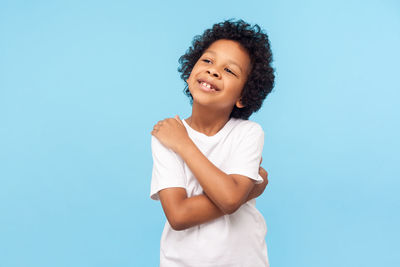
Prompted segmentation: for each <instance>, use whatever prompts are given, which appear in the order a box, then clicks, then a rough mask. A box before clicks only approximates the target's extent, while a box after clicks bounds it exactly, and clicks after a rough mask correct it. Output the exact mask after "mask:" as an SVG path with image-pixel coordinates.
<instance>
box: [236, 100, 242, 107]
mask: <svg viewBox="0 0 400 267" xmlns="http://www.w3.org/2000/svg"><path fill="white" fill-rule="evenodd" d="M236 106H237V107H238V108H244V105H243V104H242V99H241V98H240V99H238V100H237V101H236Z"/></svg>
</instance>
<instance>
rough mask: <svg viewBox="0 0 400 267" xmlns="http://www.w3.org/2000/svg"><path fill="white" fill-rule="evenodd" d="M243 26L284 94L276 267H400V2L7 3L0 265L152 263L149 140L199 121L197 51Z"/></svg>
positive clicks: (155, 257)
mask: <svg viewBox="0 0 400 267" xmlns="http://www.w3.org/2000/svg"><path fill="white" fill-rule="evenodd" d="M228 18H242V19H244V20H246V21H248V22H249V23H251V24H254V23H257V24H259V25H260V26H261V27H262V28H263V29H264V30H265V31H266V32H267V33H268V34H269V37H270V40H271V46H272V51H273V54H274V67H275V68H276V86H275V88H274V91H273V93H271V94H270V95H269V96H268V98H267V100H266V101H265V102H264V104H263V107H262V108H261V110H260V111H259V112H258V113H255V114H253V115H252V116H251V117H250V119H251V120H253V121H256V122H258V123H260V124H261V125H262V127H263V129H264V131H265V146H264V151H263V164H262V166H263V167H264V168H266V169H267V170H268V171H269V174H270V176H269V180H270V182H269V185H268V187H267V189H266V191H265V193H264V194H263V195H262V196H261V197H260V198H259V200H258V202H257V206H258V208H259V210H260V211H261V212H262V214H263V215H264V217H265V220H266V222H267V226H268V234H267V238H266V240H267V244H268V249H269V250H268V252H269V258H270V263H271V266H277V267H281V266H305V267H313V266H324V267H330V266H352V267H354V266H363V267H365V266H400V259H399V256H398V252H399V239H400V234H399V232H400V231H399V229H398V226H399V225H400V215H399V208H400V204H399V203H400V197H399V193H398V192H399V185H400V182H399V178H400V171H399V166H398V165H399V162H400V160H399V149H400V142H399V136H400V125H399V115H400V105H399V98H400V93H399V90H400V83H399V80H398V77H399V62H400V53H399V47H400V30H399V29H400V4H399V2H398V1H395V0H393V1H389V0H383V1H382V0H381V1H344V0H336V1H245V2H241V1H196V2H194V1H193V2H189V1H181V2H180V1H174V2H170V1H144V2H133V1H109V2H106V1H64V2H56V1H1V2H0V266H1V267H17V266H18V267H20V266H29V267H31V266H35V267H36V266H40V267H45V266H57V267H64V266H74V267H80V266H82V267H88V266H96V267H97V266H157V265H158V262H159V242H160V237H161V232H162V229H163V225H164V222H165V217H164V214H163V212H162V209H161V205H160V203H159V202H155V201H152V200H150V198H149V192H150V179H151V170H152V157H151V147H150V140H151V135H150V132H151V130H152V128H153V126H154V124H156V123H157V121H158V120H162V119H164V118H167V117H173V116H174V115H180V117H181V119H182V118H187V117H189V116H190V113H191V106H190V104H189V99H188V98H187V97H186V96H185V95H184V94H183V89H184V82H183V81H182V80H180V78H179V74H178V72H177V67H178V58H179V56H181V55H182V54H183V53H185V51H186V49H187V48H188V47H189V46H190V44H191V41H192V38H193V37H194V36H195V35H197V34H201V33H202V32H203V31H204V30H205V29H207V28H209V27H211V26H212V24H214V23H216V22H220V21H222V20H224V19H228Z"/></svg>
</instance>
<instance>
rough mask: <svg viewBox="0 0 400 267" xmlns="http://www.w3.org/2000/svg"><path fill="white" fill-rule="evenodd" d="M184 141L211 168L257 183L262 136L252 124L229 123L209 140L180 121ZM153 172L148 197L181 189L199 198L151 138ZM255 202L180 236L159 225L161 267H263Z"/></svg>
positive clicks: (198, 190) (190, 180)
mask: <svg viewBox="0 0 400 267" xmlns="http://www.w3.org/2000/svg"><path fill="white" fill-rule="evenodd" d="M182 122H183V124H184V125H185V127H186V129H187V131H188V134H189V137H190V138H191V139H192V140H193V142H194V143H195V144H196V146H197V147H198V148H199V150H200V151H201V152H202V153H203V154H204V155H205V156H206V157H207V158H208V160H210V161H211V162H212V163H213V164H214V165H215V166H217V167H218V168H219V169H220V170H221V171H223V172H225V173H226V174H240V175H245V176H247V177H249V178H251V179H254V180H256V181H257V183H261V182H262V181H263V179H262V177H261V176H259V174H258V171H259V166H260V160H261V154H262V149H263V146H264V131H263V129H262V127H261V126H260V125H259V124H258V123H256V122H253V121H249V120H243V119H237V118H230V119H229V121H228V122H227V123H226V124H225V125H224V126H223V128H222V129H221V130H219V131H218V133H216V134H215V135H213V136H207V135H205V134H203V133H200V132H197V131H195V130H194V129H192V128H191V127H190V126H189V125H188V124H187V123H186V121H185V120H183V119H182ZM151 137H152V139H151V148H152V155H153V172H152V180H151V192H150V197H151V198H152V199H154V200H159V198H158V191H160V190H161V189H164V188H168V187H183V188H185V189H186V192H187V195H188V197H192V196H196V195H200V194H202V191H203V189H202V187H201V185H200V184H199V182H198V181H197V179H196V178H195V176H194V175H193V174H192V172H191V171H190V169H189V167H188V166H187V165H186V163H185V162H184V161H183V160H182V158H181V157H180V156H179V155H178V154H177V153H175V152H174V151H173V150H172V149H169V148H167V147H165V146H164V145H163V144H162V143H161V142H160V141H159V140H158V139H157V138H156V137H154V136H153V135H152V136H151ZM255 204H256V203H255V199H252V200H250V201H248V202H246V203H245V204H243V205H242V206H241V207H240V208H239V209H238V210H237V211H236V212H234V213H233V214H229V215H224V216H222V217H219V218H217V219H214V220H212V221H209V222H206V223H203V224H200V225H196V226H193V227H190V228H188V229H185V230H182V231H175V230H174V229H172V227H171V226H170V224H169V223H168V220H167V221H166V223H165V226H164V231H163V233H162V237H161V244H160V266H161V267H175V266H176V267H178V266H179V267H194V266H196V267H211V266H212V267H217V266H218V267H239V266H240V267H268V266H269V262H268V254H267V245H266V242H265V235H266V233H267V225H266V223H265V221H264V218H263V216H262V214H261V213H260V212H259V211H258V210H257V208H256V206H255Z"/></svg>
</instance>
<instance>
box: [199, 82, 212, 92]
mask: <svg viewBox="0 0 400 267" xmlns="http://www.w3.org/2000/svg"><path fill="white" fill-rule="evenodd" d="M202 85H204V86H206V87H207V88H209V89H211V85H209V84H208V83H205V82H202ZM211 90H214V91H215V89H214V88H212V89H211Z"/></svg>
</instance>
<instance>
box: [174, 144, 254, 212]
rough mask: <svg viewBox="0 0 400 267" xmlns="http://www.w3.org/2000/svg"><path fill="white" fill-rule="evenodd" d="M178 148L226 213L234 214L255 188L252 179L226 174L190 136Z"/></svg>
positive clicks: (203, 185)
mask: <svg viewBox="0 0 400 267" xmlns="http://www.w3.org/2000/svg"><path fill="white" fill-rule="evenodd" d="M186 141H187V142H186V143H185V144H184V145H182V146H181V149H177V151H176V152H177V154H179V155H180V156H181V158H182V159H183V160H184V161H185V163H186V164H187V166H188V167H189V169H190V170H191V171H192V173H193V175H194V176H195V177H196V178H197V180H198V181H199V183H200V185H201V186H202V187H203V190H204V191H205V192H206V193H207V196H208V197H209V198H210V199H211V200H212V201H213V202H214V203H215V204H216V205H217V207H218V208H219V209H220V210H221V211H223V212H224V213H226V214H232V213H233V212H235V211H236V210H237V209H238V208H239V207H240V206H241V205H242V204H243V203H245V202H246V201H247V198H248V196H249V193H250V192H251V190H252V189H253V186H254V182H253V180H252V179H250V178H248V177H246V176H243V175H239V174H229V175H228V174H226V173H225V172H223V171H221V170H220V169H219V168H218V167H216V166H215V165H214V164H213V163H212V162H211V161H209V160H208V159H207V157H205V156H204V155H203V153H202V152H201V151H200V150H199V149H198V148H197V146H196V145H195V144H194V142H193V141H192V140H191V139H190V138H189V139H187V140H186Z"/></svg>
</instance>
